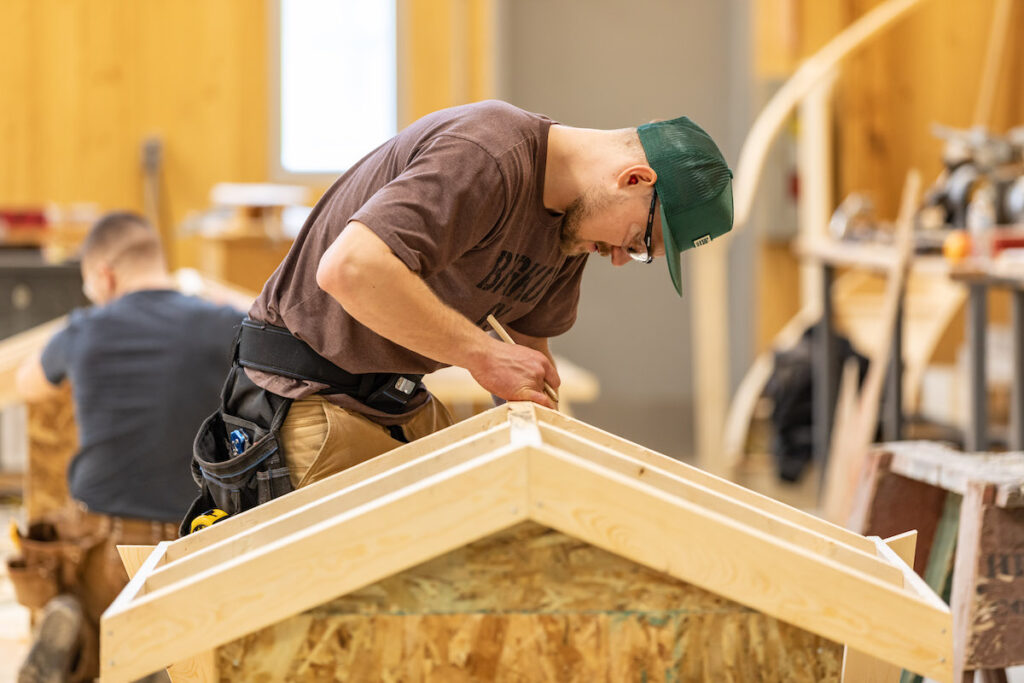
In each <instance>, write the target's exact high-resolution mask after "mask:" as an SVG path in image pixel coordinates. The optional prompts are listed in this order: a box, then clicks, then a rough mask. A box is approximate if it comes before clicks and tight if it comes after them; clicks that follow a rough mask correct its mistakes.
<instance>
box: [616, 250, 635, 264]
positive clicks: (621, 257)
mask: <svg viewBox="0 0 1024 683" xmlns="http://www.w3.org/2000/svg"><path fill="white" fill-rule="evenodd" d="M611 257H612V265H613V266H624V265H626V264H627V263H629V262H630V261H631V260H632V259H630V257H629V253H628V252H627V251H626V250H625V249H623V248H622V247H612V253H611Z"/></svg>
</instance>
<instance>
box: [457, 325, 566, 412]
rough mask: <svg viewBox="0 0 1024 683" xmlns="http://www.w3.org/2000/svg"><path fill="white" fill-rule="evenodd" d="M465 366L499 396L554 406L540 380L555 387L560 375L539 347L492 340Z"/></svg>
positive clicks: (508, 399)
mask: <svg viewBox="0 0 1024 683" xmlns="http://www.w3.org/2000/svg"><path fill="white" fill-rule="evenodd" d="M466 369H467V370H469V372H470V374H471V375H473V379H475V380H476V381H477V383H478V384H479V385H480V386H482V387H483V388H484V389H486V390H487V391H489V392H491V393H492V394H494V395H495V396H498V397H499V398H503V399H505V400H506V401H533V402H534V403H537V404H540V405H542V406H544V407H546V408H552V409H557V406H556V405H555V404H554V402H553V401H552V400H551V399H550V398H549V397H548V395H547V394H546V393H545V392H544V382H545V381H546V382H547V383H548V384H550V385H551V386H552V387H553V388H554V389H558V385H559V384H560V383H561V379H559V377H558V371H557V370H556V369H555V365H554V363H552V362H551V360H550V359H549V358H548V357H547V356H546V355H544V354H543V353H541V352H540V351H537V350H535V349H531V348H528V347H526V346H517V345H512V344H506V343H504V342H497V341H496V343H494V344H492V345H490V347H489V348H488V349H487V351H486V353H485V354H483V355H482V356H480V357H479V360H478V361H477V362H475V363H473V367H467V368H466Z"/></svg>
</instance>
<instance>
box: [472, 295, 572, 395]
mask: <svg viewBox="0 0 1024 683" xmlns="http://www.w3.org/2000/svg"><path fill="white" fill-rule="evenodd" d="M487 323H488V324H489V325H490V326H491V329H493V330H494V331H495V332H497V333H498V336H499V337H501V338H502V339H504V340H505V341H507V342H508V343H509V344H512V345H513V346H514V345H515V343H516V340H515V339H513V338H512V337H511V336H510V335H509V333H508V332H506V331H505V328H504V327H502V326H501V323H499V322H498V319H497V318H495V317H494V316H493V315H491V314H487ZM544 393H545V394H547V395H548V398H550V399H551V400H552V401H554V402H555V403H558V392H556V391H555V390H554V389H552V388H551V385H550V384H548V383H547V381H545V382H544Z"/></svg>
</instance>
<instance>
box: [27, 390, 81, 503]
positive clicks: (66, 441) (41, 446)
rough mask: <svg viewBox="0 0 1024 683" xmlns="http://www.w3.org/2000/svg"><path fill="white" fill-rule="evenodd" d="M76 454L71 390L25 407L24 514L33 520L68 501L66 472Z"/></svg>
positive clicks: (75, 430) (75, 431)
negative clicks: (26, 451)
mask: <svg viewBox="0 0 1024 683" xmlns="http://www.w3.org/2000/svg"><path fill="white" fill-rule="evenodd" d="M77 450H78V430H77V428H76V427H75V409H74V405H73V404H72V401H71V386H70V385H68V384H66V383H65V385H64V387H63V389H62V390H61V393H60V394H58V395H56V396H55V397H54V398H51V399H47V400H45V401H40V402H38V403H32V404H30V405H29V406H28V471H27V472H26V474H25V514H26V516H27V518H28V519H30V520H36V519H40V518H41V517H43V516H45V515H47V514H48V513H52V512H56V511H57V510H60V509H61V508H63V507H65V506H66V505H67V504H68V503H69V502H70V501H71V494H70V493H69V492H68V483H67V471H68V464H69V463H70V462H71V458H73V457H74V455H75V452H76V451H77Z"/></svg>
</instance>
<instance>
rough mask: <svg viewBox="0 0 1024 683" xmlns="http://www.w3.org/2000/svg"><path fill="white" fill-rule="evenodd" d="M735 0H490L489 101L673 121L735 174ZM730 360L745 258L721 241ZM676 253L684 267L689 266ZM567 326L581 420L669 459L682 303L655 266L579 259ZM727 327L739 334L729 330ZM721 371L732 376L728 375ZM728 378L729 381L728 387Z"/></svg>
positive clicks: (678, 435) (742, 65) (679, 404)
mask: <svg viewBox="0 0 1024 683" xmlns="http://www.w3.org/2000/svg"><path fill="white" fill-rule="evenodd" d="M747 2H748V0H730V1H721V2H719V1H717V0H700V1H698V0H632V1H631V2H622V1H621V0H618V1H615V2H613V1H612V0H504V2H503V3H502V4H501V6H500V12H499V18H498V33H499V36H500V37H499V45H500V47H499V60H498V64H499V73H498V83H499V91H500V92H499V95H500V96H501V97H502V98H503V99H506V100H508V101H510V102H512V103H513V104H516V105H517V106H520V107H523V108H524V109H528V110H531V111H536V112H541V113H544V114H547V115H548V116H551V117H552V118H554V119H555V120H557V121H559V122H561V123H565V124H567V125H573V126H582V127H593V128H619V127H626V126H635V125H638V124H641V123H645V122H647V121H649V120H651V119H656V118H672V117H675V116H680V115H683V114H685V115H687V116H689V117H690V118H692V119H693V120H694V121H696V122H697V123H698V124H700V125H701V126H702V127H704V128H705V129H706V130H707V131H708V132H709V133H710V134H711V135H712V137H714V138H715V140H716V141H717V142H718V144H719V146H720V147H721V148H722V151H723V153H725V156H726V158H727V159H728V160H729V162H730V165H732V166H733V167H734V166H735V160H736V157H737V153H738V149H739V145H740V143H741V142H742V136H743V135H744V134H745V131H746V125H747V121H748V118H749V116H748V112H747V100H748V93H749V87H748V83H749V74H748V67H747V64H748V62H749V47H748V46H749V42H750V41H749V38H748V35H749V32H748V30H747V27H748V19H747V15H748V14H749V12H748V7H747ZM732 251H733V252H734V254H733V261H734V265H735V267H734V268H733V269H732V276H733V278H734V284H735V285H736V286H735V287H734V288H733V290H732V291H731V292H730V294H729V296H730V297H731V298H733V299H735V300H738V304H739V305H738V306H733V307H732V310H731V313H730V317H731V319H732V321H731V322H732V325H733V327H734V329H733V336H734V337H735V338H736V339H737V343H736V344H734V347H736V348H734V349H733V350H732V353H731V356H732V357H733V365H734V367H738V368H739V370H738V372H742V371H743V370H745V368H746V366H747V364H748V363H749V353H750V350H749V349H750V344H749V342H740V341H739V340H741V339H744V340H749V339H750V338H752V331H751V330H752V328H750V329H748V330H747V331H746V332H744V331H743V330H742V326H743V325H747V326H748V327H750V318H751V315H750V313H751V311H750V309H749V304H748V303H747V302H749V300H750V297H749V294H748V293H749V288H750V282H752V277H753V273H752V266H751V265H750V264H752V262H753V259H752V256H751V254H752V250H751V249H749V248H747V247H746V246H745V242H744V243H743V244H740V245H738V244H737V243H736V242H734V247H733V250H732ZM694 257H697V258H699V250H696V251H691V252H688V253H687V254H686V255H684V257H683V268H684V271H685V269H686V267H687V265H686V262H687V260H688V259H690V258H694ZM591 260H592V262H591V263H590V264H588V266H587V271H586V274H585V276H584V282H583V301H582V303H581V305H580V310H579V320H578V322H577V323H576V326H575V327H574V328H573V329H572V330H571V331H570V332H569V333H568V334H566V335H565V336H563V337H561V338H559V339H556V340H555V341H554V342H553V347H554V349H555V351H556V353H560V354H564V355H566V356H567V357H569V358H571V359H572V360H573V361H574V362H577V363H578V364H580V365H582V366H583V367H586V368H588V369H590V370H591V371H593V372H595V373H596V374H597V375H598V377H599V379H600V382H601V390H602V396H601V399H600V400H599V402H598V403H596V404H590V405H580V406H578V407H577V408H576V414H577V416H578V417H580V418H581V419H583V420H585V421H587V422H590V423H592V424H595V425H597V426H599V427H602V428H604V429H607V430H609V431H612V432H614V433H616V434H619V435H621V436H623V437H625V438H628V439H630V440H633V441H637V442H639V443H642V444H644V445H646V446H649V447H651V448H654V449H656V450H659V451H661V452H664V453H666V454H669V455H673V456H676V457H688V456H690V455H691V454H692V449H693V415H692V412H693V410H692V406H693V401H694V398H695V397H694V396H693V383H692V376H693V373H692V369H691V363H692V361H691V342H690V334H691V333H690V324H689V319H690V308H691V306H690V304H691V302H692V301H693V297H695V296H700V295H701V292H700V291H699V290H697V291H686V292H684V298H683V299H679V298H678V297H677V296H676V293H675V290H674V289H673V288H672V284H671V281H670V280H669V276H668V272H667V269H666V267H665V262H664V261H663V260H655V262H654V263H653V264H651V265H649V266H643V265H640V264H629V265H627V266H625V267H622V268H613V267H612V266H611V265H610V264H609V263H607V261H606V260H605V259H598V258H594V257H592V259H591ZM736 325H739V326H740V327H741V329H739V330H737V329H735V327H736ZM733 374H734V375H737V372H736V371H734V373H733ZM733 381H734V382H735V381H736V380H735V379H734V380H733Z"/></svg>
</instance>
